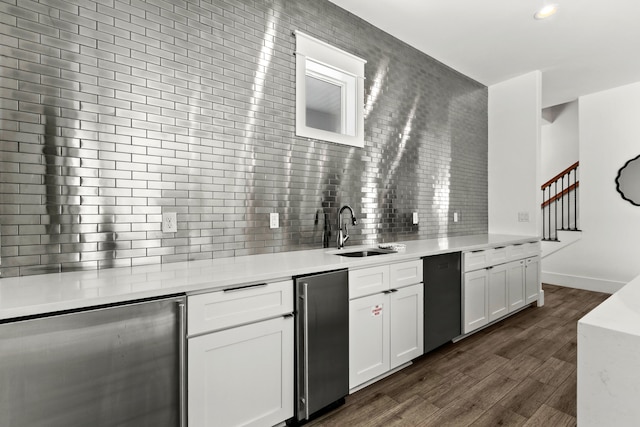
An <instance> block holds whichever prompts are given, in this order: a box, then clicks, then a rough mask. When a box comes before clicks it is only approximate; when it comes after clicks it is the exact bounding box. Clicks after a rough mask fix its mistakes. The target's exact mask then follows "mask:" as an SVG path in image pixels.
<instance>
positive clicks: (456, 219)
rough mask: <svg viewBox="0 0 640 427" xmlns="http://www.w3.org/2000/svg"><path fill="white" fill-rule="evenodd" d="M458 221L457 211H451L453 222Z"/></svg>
mask: <svg viewBox="0 0 640 427" xmlns="http://www.w3.org/2000/svg"><path fill="white" fill-rule="evenodd" d="M458 221H460V215H459V214H458V212H454V213H453V222H458Z"/></svg>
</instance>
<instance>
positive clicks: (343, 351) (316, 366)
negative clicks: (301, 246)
mask: <svg viewBox="0 0 640 427" xmlns="http://www.w3.org/2000/svg"><path fill="white" fill-rule="evenodd" d="M294 279H295V289H296V328H295V329H296V405H295V407H296V420H297V421H302V420H308V419H310V418H311V417H312V416H313V415H314V414H315V413H317V412H319V411H321V410H322V409H324V408H326V407H333V406H337V405H339V404H341V403H344V397H345V396H346V395H347V394H349V275H348V273H347V270H338V271H331V272H326V273H320V274H314V275H309V276H300V277H295V278H294Z"/></svg>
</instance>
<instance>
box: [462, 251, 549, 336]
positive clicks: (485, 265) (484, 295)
mask: <svg viewBox="0 0 640 427" xmlns="http://www.w3.org/2000/svg"><path fill="white" fill-rule="evenodd" d="M539 253H540V244H539V242H529V243H523V244H518V245H510V246H506V247H499V248H493V249H486V250H479V251H473V252H467V253H465V254H464V258H463V259H464V272H465V273H464V276H463V277H464V284H463V307H464V313H463V316H464V318H463V333H465V334H467V333H470V332H472V331H474V330H476V329H478V328H480V327H482V326H485V325H487V324H488V323H491V322H493V321H495V320H498V319H500V318H502V317H504V316H506V315H508V314H509V313H512V312H515V311H517V310H519V309H520V308H522V307H524V306H525V305H526V304H530V303H532V302H536V301H537V300H538V295H539V291H540V257H539V255H538V254H539ZM532 255H535V256H532ZM525 257H529V258H526V259H525Z"/></svg>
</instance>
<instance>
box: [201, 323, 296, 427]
mask: <svg viewBox="0 0 640 427" xmlns="http://www.w3.org/2000/svg"><path fill="white" fill-rule="evenodd" d="M188 351H189V356H188V360H189V363H188V367H189V368H188V369H189V371H188V390H189V402H188V408H189V426H191V427H202V426H207V427H213V426H235V425H243V426H266V425H275V424H278V423H280V422H282V421H284V420H286V419H288V418H290V417H292V416H293V400H294V398H293V318H292V317H288V318H283V317H280V318H276V319H272V320H267V321H263V322H258V323H253V324H250V325H246V326H240V327H237V328H232V329H226V330H224V331H220V332H216V333H211V334H207V335H202V336H199V337H196V338H190V339H189V340H188Z"/></svg>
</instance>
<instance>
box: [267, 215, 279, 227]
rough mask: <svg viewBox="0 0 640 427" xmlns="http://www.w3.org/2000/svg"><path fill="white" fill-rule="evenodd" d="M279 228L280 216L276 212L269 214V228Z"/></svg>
mask: <svg viewBox="0 0 640 427" xmlns="http://www.w3.org/2000/svg"><path fill="white" fill-rule="evenodd" d="M278 227H280V215H279V214H278V212H271V213H270V214H269V228H278Z"/></svg>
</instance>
